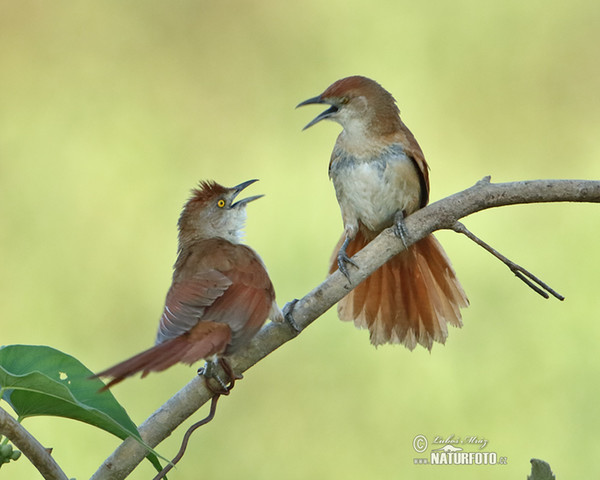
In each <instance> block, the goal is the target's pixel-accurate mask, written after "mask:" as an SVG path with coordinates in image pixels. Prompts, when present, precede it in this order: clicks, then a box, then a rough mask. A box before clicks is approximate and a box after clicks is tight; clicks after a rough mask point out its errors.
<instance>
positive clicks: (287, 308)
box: [283, 298, 302, 333]
mask: <svg viewBox="0 0 600 480" xmlns="http://www.w3.org/2000/svg"><path fill="white" fill-rule="evenodd" d="M297 303H298V299H297V298H294V299H293V300H292V301H291V302H288V303H286V304H285V305H284V307H283V318H284V319H285V321H286V322H287V323H288V325H289V326H290V327H292V329H293V330H294V331H295V332H296V333H300V332H301V331H302V327H300V325H298V324H297V323H296V320H294V317H293V315H292V314H293V313H294V308H295V307H296V304H297Z"/></svg>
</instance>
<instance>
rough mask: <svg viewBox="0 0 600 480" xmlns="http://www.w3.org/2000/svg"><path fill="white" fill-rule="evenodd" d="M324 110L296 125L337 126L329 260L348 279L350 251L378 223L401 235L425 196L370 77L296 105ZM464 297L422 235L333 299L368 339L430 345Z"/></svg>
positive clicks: (394, 119)
mask: <svg viewBox="0 0 600 480" xmlns="http://www.w3.org/2000/svg"><path fill="white" fill-rule="evenodd" d="M309 104H327V105H330V108H328V109H327V110H325V111H324V112H323V113H321V114H320V115H318V116H317V117H315V118H314V119H313V120H312V121H311V122H310V123H309V124H308V125H306V127H304V129H307V128H308V127H310V126H312V125H314V124H316V123H318V122H320V121H321V120H324V119H328V120H333V121H335V122H337V123H339V124H340V125H341V126H342V127H343V130H342V132H341V133H340V135H339V136H338V138H337V141H336V143H335V147H334V148H333V153H332V155H331V161H330V163H329V177H330V178H331V179H332V180H333V185H334V187H335V192H336V196H337V200H338V203H339V205H340V209H341V212H342V220H343V222H344V235H342V238H341V240H340V242H339V243H338V246H337V247H336V250H335V252H337V262H336V261H335V258H336V255H335V252H334V258H333V259H332V262H331V268H330V273H332V272H334V271H335V270H336V269H338V268H339V269H340V271H342V272H343V273H344V274H345V275H346V277H348V271H347V265H353V266H356V264H355V263H354V261H353V260H351V258H350V257H351V256H352V255H354V254H355V253H356V252H358V251H359V250H361V249H362V248H363V247H364V246H365V245H366V244H367V243H369V242H370V241H371V240H373V238H375V237H376V236H377V235H378V234H379V233H381V231H383V230H384V229H385V228H388V227H391V226H394V227H395V228H394V231H395V232H396V233H397V234H398V235H399V236H401V237H402V232H403V228H404V227H403V225H404V221H403V219H404V217H405V216H407V215H410V214H411V213H414V212H415V211H416V210H418V209H420V208H423V207H424V206H425V205H427V202H428V201H429V174H428V166H427V163H426V162H425V157H424V156H423V152H422V151H421V148H420V147H419V144H418V143H417V141H416V140H415V137H414V136H413V134H412V133H411V132H410V130H409V129H408V128H407V127H406V125H404V123H403V122H402V120H401V119H400V112H399V110H398V107H397V106H396V101H395V100H394V98H393V97H392V95H391V94H390V93H389V92H388V91H386V90H385V89H384V88H383V87H382V86H381V85H379V84H378V83H377V82H375V81H373V80H371V79H368V78H365V77H361V76H352V77H347V78H343V79H341V80H338V81H337V82H335V83H333V84H332V85H331V86H329V87H328V88H327V89H326V90H325V91H324V92H323V93H322V94H321V95H319V96H317V97H314V98H310V99H308V100H306V101H304V102H302V103H300V104H299V105H298V106H299V107H300V106H302V105H309ZM468 304H469V301H468V300H467V296H466V295H465V292H464V291H463V289H462V287H461V285H460V283H459V282H458V280H457V278H456V275H455V273H454V270H453V269H452V266H451V264H450V260H449V259H448V257H447V256H446V254H445V252H444V250H443V249H442V247H441V245H440V244H439V243H438V241H437V240H436V239H435V238H434V237H433V235H429V236H427V237H425V238H424V239H422V240H421V241H419V242H417V243H416V244H414V245H412V246H411V247H410V248H408V250H405V251H403V252H401V253H400V254H398V255H397V256H395V257H394V258H392V259H391V260H390V261H389V262H387V263H386V264H384V265H383V266H382V267H381V268H379V269H378V270H377V271H375V272H374V273H373V274H372V275H371V276H370V277H368V278H367V279H366V280H364V281H363V282H362V283H360V284H359V285H358V286H357V287H356V288H355V289H354V290H352V291H351V292H350V293H349V294H348V295H347V296H346V297H345V298H343V299H342V300H341V301H340V302H339V304H338V315H339V317H340V318H341V319H342V320H348V321H349V320H353V321H354V323H355V325H356V326H357V327H359V328H368V329H369V331H370V336H371V343H373V344H374V345H380V344H383V343H403V344H404V345H406V346H407V347H408V348H409V349H411V350H412V349H413V348H414V347H415V346H416V345H417V343H418V344H421V345H423V346H424V347H427V348H428V349H429V350H431V347H432V345H433V341H437V342H441V343H444V342H445V340H446V337H447V336H448V328H447V325H446V324H447V323H450V324H451V325H454V326H456V327H460V326H461V325H462V322H461V314H460V308H464V307H466V306H468Z"/></svg>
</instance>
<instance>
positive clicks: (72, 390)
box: [0, 345, 162, 471]
mask: <svg viewBox="0 0 600 480" xmlns="http://www.w3.org/2000/svg"><path fill="white" fill-rule="evenodd" d="M92 375H93V372H92V371H90V370H89V369H87V368H86V367H85V366H84V365H83V364H82V363H81V362H80V361H79V360H77V359H76V358H74V357H72V356H71V355H67V354H66V353H63V352H61V351H59V350H56V349H54V348H51V347H47V346H43V345H7V346H4V347H1V348H0V392H1V393H2V395H1V398H2V399H4V400H6V401H7V402H8V403H9V404H10V405H11V407H12V408H13V409H14V411H15V412H16V413H17V415H18V416H19V418H20V419H24V418H27V417H33V416H38V415H53V416H59V417H66V418H72V419H74V420H79V421H81V422H85V423H88V424H90V425H94V426H96V427H98V428H101V429H103V430H106V431H107V432H110V433H112V434H113V435H116V436H117V437H119V438H121V439H123V440H124V439H125V438H127V437H133V438H135V439H136V440H137V441H138V442H140V443H141V444H142V445H144V446H145V447H146V448H147V449H148V451H149V452H151V454H150V455H149V456H148V459H149V460H150V461H151V462H152V464H153V465H154V466H155V467H156V468H157V469H158V470H159V471H160V463H159V462H158V459H157V458H156V455H157V454H156V452H154V450H152V449H151V448H150V447H149V446H148V445H147V444H146V443H144V441H143V440H142V437H141V436H140V434H139V432H138V430H137V427H136V425H135V423H133V421H132V420H131V418H129V415H128V414H127V412H126V411H125V409H124V408H123V407H122V406H121V404H120V403H119V402H118V401H117V400H116V399H115V397H114V396H113V394H112V393H111V392H110V391H108V390H107V391H104V392H101V393H99V392H98V390H99V389H100V388H102V387H103V386H104V383H102V381H101V380H99V379H90V377H91V376H92ZM161 458H162V457H161Z"/></svg>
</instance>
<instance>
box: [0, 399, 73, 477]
mask: <svg viewBox="0 0 600 480" xmlns="http://www.w3.org/2000/svg"><path fill="white" fill-rule="evenodd" d="M0 434H2V435H4V436H5V437H6V438H8V439H9V440H10V441H11V442H12V443H13V444H14V445H15V447H17V448H18V449H19V450H21V452H23V455H25V456H26V457H27V458H28V459H29V461H30V462H31V463H32V464H33V466H34V467H35V468H37V469H38V471H39V472H40V473H41V474H42V476H43V477H44V478H45V479H46V480H68V479H67V476H66V475H65V473H64V472H63V471H62V470H61V469H60V467H59V466H58V464H57V463H56V462H55V461H54V459H53V458H52V455H50V453H49V452H48V450H46V448H44V446H43V445H42V444H41V443H40V442H38V441H37V440H36V439H35V438H34V437H33V436H32V435H31V434H30V433H29V432H28V431H27V430H26V429H25V428H23V425H21V424H20V423H19V422H17V421H16V420H15V419H14V418H13V417H12V416H10V415H9V414H8V412H7V411H6V410H4V409H3V408H0ZM6 468H10V466H7V467H6Z"/></svg>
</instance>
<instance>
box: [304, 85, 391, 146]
mask: <svg viewBox="0 0 600 480" xmlns="http://www.w3.org/2000/svg"><path fill="white" fill-rule="evenodd" d="M312 104H326V105H330V107H329V108H328V109H327V110H325V111H324V112H322V113H321V114H319V115H317V116H316V117H315V118H314V119H313V120H312V121H310V122H309V123H308V124H307V125H306V126H305V127H304V130H306V129H307V128H309V127H312V126H313V125H314V124H316V123H318V122H320V121H321V120H325V119H328V120H333V121H335V122H337V123H339V124H340V125H342V127H343V128H344V130H346V131H347V132H348V133H350V134H352V133H354V132H356V133H361V134H365V133H366V134H369V133H372V134H375V133H380V134H385V133H387V132H388V131H393V129H394V128H398V125H399V123H400V117H399V110H398V107H397V106H396V101H395V100H394V97H392V95H391V94H390V93H389V92H388V91H387V90H385V89H384V88H383V87H382V86H381V85H379V84H378V83H377V82H375V81H374V80H371V79H370V78H366V77H361V76H358V75H355V76H352V77H346V78H342V79H341V80H338V81H337V82H334V83H333V84H332V85H330V86H329V87H327V89H325V91H324V92H323V93H322V94H321V95H318V96H316V97H313V98H309V99H308V100H305V101H304V102H301V103H299V104H298V105H297V106H296V108H298V107H302V106H304V105H312Z"/></svg>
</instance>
